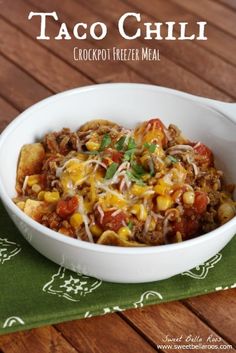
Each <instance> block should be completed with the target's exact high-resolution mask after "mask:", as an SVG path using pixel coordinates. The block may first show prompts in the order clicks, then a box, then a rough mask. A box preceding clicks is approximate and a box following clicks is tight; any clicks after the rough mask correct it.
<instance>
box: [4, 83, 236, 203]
mask: <svg viewBox="0 0 236 353" xmlns="http://www.w3.org/2000/svg"><path fill="white" fill-rule="evenodd" d="M153 117H159V118H160V119H161V120H162V121H163V122H164V123H165V124H166V125H168V124H170V123H174V124H175V125H177V126H178V127H179V128H180V129H181V130H182V131H183V133H184V134H185V135H186V136H187V137H189V138H190V139H193V140H195V141H196V140H200V141H202V142H203V143H206V144H207V145H208V146H209V147H210V148H211V149H212V150H213V151H214V154H215V157H216V162H217V166H218V167H219V168H222V170H223V171H224V172H225V175H226V179H227V181H228V182H233V181H235V180H236V153H235V136H236V125H235V124H234V123H233V122H232V121H231V120H229V119H227V117H225V116H224V115H222V114H220V113H218V112H216V111H214V110H213V109H210V108H207V107H206V106H204V105H201V104H199V103H196V102H193V101H191V100H189V99H186V98H183V97H181V96H178V95H175V94H173V93H170V92H166V91H161V90H160V89H155V88H154V87H151V86H143V85H137V86H135V85H111V86H109V85H102V86H99V85H98V86H95V87H94V86H93V87H91V88H86V89H82V90H81V89H78V90H72V91H69V92H66V93H63V94H60V95H56V96H54V97H52V98H50V99H47V100H45V101H42V102H41V103H39V104H37V105H35V106H33V107H32V108H30V109H28V110H26V111H25V112H24V113H22V114H21V119H17V120H16V121H15V122H14V123H13V124H11V125H10V126H9V127H8V128H7V130H6V131H5V132H4V133H3V136H2V138H1V140H0V166H1V168H0V183H1V184H2V187H3V188H4V190H5V191H6V192H7V194H8V196H9V197H11V198H12V197H13V196H15V178H16V166H17V160H18V156H19V152H20V149H21V147H22V145H24V144H26V143H31V142H34V141H36V140H38V139H40V138H42V137H43V135H44V134H45V133H47V132H49V131H56V130H59V129H61V128H63V127H69V128H71V129H72V130H76V129H77V128H78V127H79V126H80V125H81V124H83V123H84V122H86V121H88V120H91V119H98V118H103V119H109V120H113V121H115V122H117V123H120V124H122V125H124V126H126V127H134V126H135V125H136V124H137V123H138V122H141V121H144V120H147V119H150V118H153Z"/></svg>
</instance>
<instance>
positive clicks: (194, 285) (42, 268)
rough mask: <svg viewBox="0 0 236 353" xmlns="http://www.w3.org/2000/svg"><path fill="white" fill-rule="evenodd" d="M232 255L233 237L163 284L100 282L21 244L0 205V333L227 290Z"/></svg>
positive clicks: (232, 276)
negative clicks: (212, 252) (197, 263)
mask: <svg viewBox="0 0 236 353" xmlns="http://www.w3.org/2000/svg"><path fill="white" fill-rule="evenodd" d="M58 236H60V235H58ZM235 250H236V238H235V237H234V239H233V240H232V241H231V242H230V243H229V244H228V245H227V246H226V247H225V248H224V249H223V250H222V251H221V252H220V253H218V254H216V255H215V256H214V257H213V258H211V259H210V260H208V261H207V262H206V263H204V264H202V265H200V266H198V267H196V268H194V269H192V270H191V271H187V272H184V273H182V274H180V275H178V276H175V277H172V278H169V279H167V280H163V281H158V282H151V283H143V284H116V283H108V282H102V281H100V280H98V279H96V278H92V277H87V276H84V275H81V274H79V273H75V272H72V271H69V270H67V269H65V268H63V267H61V266H59V265H56V264H55V263H53V262H51V261H49V260H48V259H46V258H45V257H43V256H42V255H40V254H39V253H38V252H37V251H35V250H34V249H33V248H32V247H31V246H30V245H29V244H28V243H27V242H26V241H25V240H24V238H23V236H22V235H21V234H20V233H19V231H18V230H17V229H16V227H15V226H14V224H13V223H12V221H11V220H10V218H9V217H8V215H7V213H6V211H5V210H4V208H3V206H2V204H1V203H0V284H1V294H0V333H1V334H5V333H8V332H14V331H19V330H26V329H30V328H33V327H38V326H43V325H49V324H54V323H59V322H62V321H67V320H73V319H80V318H86V317H91V316H95V315H103V314H106V313H111V312H114V311H122V310H125V309H128V308H139V307H142V306H145V305H150V304H156V303H163V302H167V301H171V300H178V299H183V298H188V297H191V296H195V295H199V294H206V293H209V292H214V291H218V290H223V289H228V288H233V287H235V286H236V283H235V282H236V258H235Z"/></svg>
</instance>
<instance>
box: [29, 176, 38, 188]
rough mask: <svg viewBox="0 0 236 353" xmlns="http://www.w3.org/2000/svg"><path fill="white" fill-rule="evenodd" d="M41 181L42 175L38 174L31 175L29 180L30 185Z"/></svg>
mask: <svg viewBox="0 0 236 353" xmlns="http://www.w3.org/2000/svg"><path fill="white" fill-rule="evenodd" d="M39 182H40V177H39V175H38V174H35V175H30V176H29V178H28V180H27V185H28V186H33V185H34V184H38V183H39Z"/></svg>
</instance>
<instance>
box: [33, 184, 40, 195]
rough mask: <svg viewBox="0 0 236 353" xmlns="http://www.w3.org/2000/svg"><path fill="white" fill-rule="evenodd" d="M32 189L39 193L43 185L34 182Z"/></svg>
mask: <svg viewBox="0 0 236 353" xmlns="http://www.w3.org/2000/svg"><path fill="white" fill-rule="evenodd" d="M32 191H33V192H35V193H36V194H38V193H39V192H40V191H41V186H40V185H39V184H34V185H33V186H32Z"/></svg>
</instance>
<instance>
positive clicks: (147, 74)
mask: <svg viewBox="0 0 236 353" xmlns="http://www.w3.org/2000/svg"><path fill="white" fill-rule="evenodd" d="M0 9H1V15H0V54H1V55H0V65H1V70H0V83H1V84H0V127H1V129H3V128H4V127H5V126H6V125H7V124H8V123H9V122H10V121H11V120H12V119H13V118H14V117H15V116H17V115H18V113H19V112H20V111H22V110H24V109H25V108H27V107H29V106H30V105H32V104H33V103H35V102H37V101H39V100H41V99H43V98H45V97H47V96H50V95H52V94H54V93H56V92H60V91H63V90H66V89H70V88H73V87H78V86H83V85H89V84H93V83H102V82H143V83H153V84H157V85H162V86H167V87H171V88H175V89H179V90H183V91H186V92H189V93H193V94H196V95H201V96H206V97H210V98H214V99H219V100H223V101H229V102H230V101H235V98H236V84H235V78H236V67H235V66H236V61H235V48H236V39H235V34H236V32H235V23H236V15H235V10H236V1H235V0H198V1H195V0H169V1H167V0H148V1H147V0H145V1H144V0H110V1H108V0H89V1H87V0H64V1H61V0H41V1H38V0H13V1H9V0H1V2H0ZM31 10H33V11H36V12H37V11H38V12H40V11H48V12H50V11H53V10H55V11H57V13H58V16H59V21H58V22H55V21H49V22H48V25H47V32H48V33H49V34H50V35H51V36H55V35H56V34H57V33H58V29H59V24H60V22H66V23H67V24H68V26H69V28H70V29H71V28H72V27H73V25H74V24H75V23H77V22H78V21H81V22H87V23H89V24H91V23H93V22H94V21H95V22H96V21H98V20H100V21H103V22H105V23H106V24H107V25H108V27H109V35H108V36H107V37H106V38H105V39H104V40H102V41H94V40H92V39H90V38H89V39H87V40H86V41H76V40H71V41H56V40H49V41H37V40H36V39H35V37H36V36H37V35H38V32H39V21H38V20H37V19H34V20H31V21H28V20H27V17H28V14H29V12H30V11H31ZM130 11H136V12H140V13H141V14H142V20H143V21H145V22H155V21H168V20H169V21H170V20H176V21H182V20H183V21H184V20H186V21H188V22H190V23H191V25H190V27H191V30H194V28H195V26H194V22H196V21H199V20H207V21H208V26H207V35H208V38H209V39H208V40H207V41H192V42H191V41H184V42H179V41H176V42H169V41H159V42H155V41H144V40H143V39H139V40H135V41H132V42H130V41H125V40H122V39H121V37H120V36H119V33H118V31H117V29H116V23H117V19H118V18H119V17H120V16H121V15H122V14H124V13H125V12H130ZM133 25H134V24H133ZM133 25H132V24H131V25H130V27H132V26H133ZM133 29H134V28H133ZM130 30H132V28H130ZM75 46H79V47H80V48H99V47H100V48H110V47H113V46H117V47H122V48H129V47H133V48H140V47H146V46H149V47H151V48H155V47H156V48H159V49H160V55H161V61H160V62H154V63H153V62H109V61H108V62H102V61H100V62H89V61H87V62H76V61H74V60H73V48H74V47H75ZM235 317H236V297H235V290H228V291H222V292H218V293H214V294H209V295H204V296H201V297H196V298H192V299H187V300H183V301H178V302H172V303H166V304H160V305H155V306H150V307H146V308H144V309H143V308H141V309H135V310H127V311H126V312H123V313H119V314H110V315H106V316H102V317H95V318H90V319H83V320H78V321H72V322H67V323H63V324H59V325H54V326H49V327H42V328H37V329H33V330H29V331H25V332H21V333H14V334H10V335H6V336H1V337H0V352H1V353H2V352H4V353H12V352H19V353H21V352H22V353H23V352H24V353H25V352H29V353H32V352H40V353H44V352H66V353H70V352H86V353H88V352H103V353H104V352H105V353H106V352H127V353H128V352H155V351H160V352H172V351H173V352H174V351H179V352H182V351H183V352H187V351H189V350H186V349H185V350H184V349H178V350H170V349H169V350H168V349H166V348H157V344H164V343H165V342H163V340H165V337H166V335H169V337H174V338H177V337H179V336H181V335H182V336H184V337H186V336H189V335H192V337H193V338H195V340H196V341H198V339H197V337H202V338H203V343H206V339H207V337H209V336H210V335H213V336H214V337H215V338H218V339H219V342H220V343H221V344H232V345H233V344H235V343H236V325H235ZM211 351H215V350H211ZM232 351H233V349H224V352H232ZM194 352H203V350H200V349H196V350H194Z"/></svg>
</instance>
